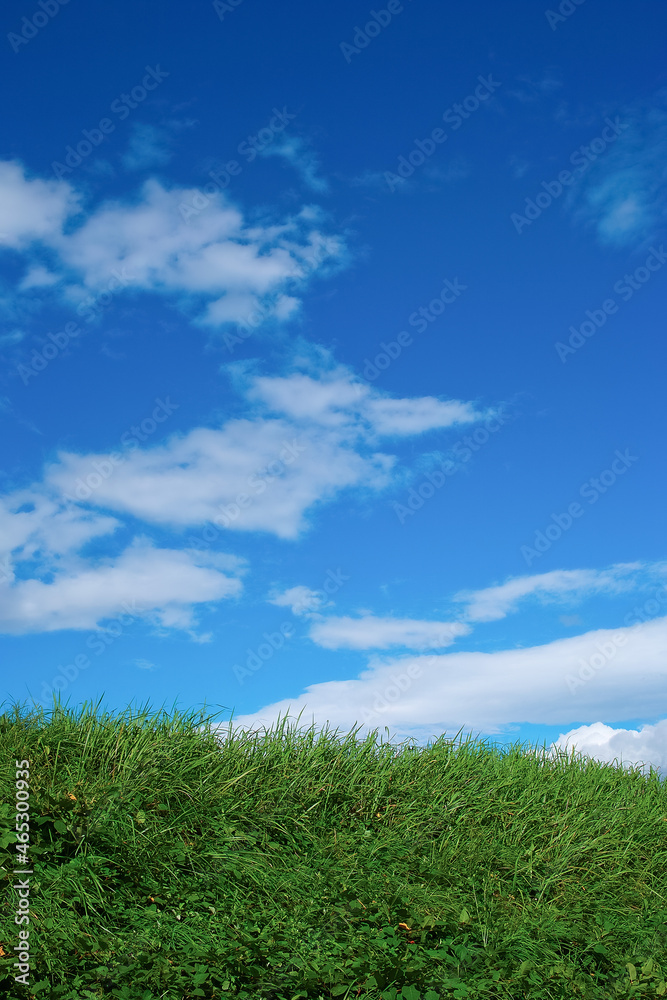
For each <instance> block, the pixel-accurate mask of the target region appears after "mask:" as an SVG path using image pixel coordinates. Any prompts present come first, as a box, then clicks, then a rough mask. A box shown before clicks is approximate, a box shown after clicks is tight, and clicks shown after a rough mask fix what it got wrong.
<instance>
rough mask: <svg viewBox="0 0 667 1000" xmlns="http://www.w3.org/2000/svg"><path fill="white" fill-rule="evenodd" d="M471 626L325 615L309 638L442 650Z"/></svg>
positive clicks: (341, 645) (338, 645)
mask: <svg viewBox="0 0 667 1000" xmlns="http://www.w3.org/2000/svg"><path fill="white" fill-rule="evenodd" d="M470 631H471V629H470V626H468V625H464V624H462V623H460V622H438V621H419V620H415V619H412V618H376V617H375V616H374V615H364V616H363V617H361V618H327V619H326V620H325V621H322V622H317V623H316V624H314V625H313V626H311V629H310V633H309V634H310V638H311V639H312V640H313V642H315V643H317V645H318V646H323V647H324V649H389V648H390V647H391V646H404V647H405V648H406V649H412V650H422V649H444V648H445V647H446V646H450V645H451V644H452V643H453V642H454V641H455V640H456V639H457V638H458V637H459V636H462V635H467V634H468V633H469V632H470Z"/></svg>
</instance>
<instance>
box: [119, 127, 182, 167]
mask: <svg viewBox="0 0 667 1000" xmlns="http://www.w3.org/2000/svg"><path fill="white" fill-rule="evenodd" d="M169 147H170V135H169V132H168V131H167V130H166V129H164V128H160V127H159V126H157V125H147V124H143V123H141V122H134V124H133V125H132V132H131V134H130V141H129V143H128V146H127V150H126V152H125V153H124V154H123V158H122V163H123V166H124V167H125V169H126V170H150V169H151V167H161V166H164V164H165V163H168V162H169V160H170V159H171V156H172V153H171V150H170V148H169Z"/></svg>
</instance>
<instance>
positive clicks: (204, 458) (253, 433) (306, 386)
mask: <svg viewBox="0 0 667 1000" xmlns="http://www.w3.org/2000/svg"><path fill="white" fill-rule="evenodd" d="M237 377H238V378H239V381H240V382H241V384H242V386H243V388H244V389H245V392H246V396H247V398H248V399H249V400H250V401H251V402H254V403H255V404H257V403H259V404H260V409H259V411H258V410H257V409H255V414H256V415H255V416H254V417H253V418H252V419H245V418H239V419H235V420H230V421H228V422H227V423H225V424H224V425H223V426H222V427H221V428H210V429H209V428H197V429H195V430H192V431H190V432H189V433H188V434H185V435H175V436H173V437H172V438H170V439H169V441H168V442H167V443H165V444H161V445H160V446H158V447H147V448H143V449H136V450H135V451H134V452H133V453H132V454H130V455H128V456H127V457H126V458H125V459H124V461H123V463H122V464H121V465H119V466H117V467H116V468H115V469H114V470H113V471H112V470H111V463H110V460H109V457H108V456H105V455H103V454H98V455H85V456H84V455H75V454H72V453H65V452H63V453H61V454H60V455H59V460H58V462H57V463H54V464H52V465H51V466H50V467H49V468H48V469H47V470H46V482H47V485H48V486H49V487H50V488H51V489H54V490H58V491H60V492H61V493H63V494H65V495H69V496H77V495H80V494H77V492H76V491H77V484H79V483H80V482H81V481H82V480H83V481H85V478H86V476H87V475H88V474H89V473H90V471H91V469H93V468H94V467H96V466H98V467H99V466H102V467H105V468H108V469H109V472H110V474H109V476H108V477H107V478H105V479H104V480H103V481H102V482H101V483H99V484H98V486H97V487H96V489H95V494H94V498H93V499H92V500H91V503H94V504H96V505H97V506H100V507H106V508H109V509H111V510H114V511H116V512H123V513H129V514H132V515H134V516H136V517H139V518H142V519H143V520H145V521H148V522H152V523H158V524H164V525H178V526H184V525H191V524H201V523H204V522H207V521H209V522H213V523H214V524H216V525H218V526H219V527H220V528H225V529H229V530H232V531H269V532H271V533H273V534H275V535H277V536H278V537H280V538H295V537H297V536H298V534H299V533H300V532H301V531H303V530H304V529H305V528H306V527H307V522H306V513H307V512H308V511H309V510H310V509H311V508H313V507H314V506H315V505H316V504H318V503H322V502H324V501H327V502H330V501H332V500H334V499H335V498H336V497H337V496H338V495H339V494H340V493H341V491H342V490H345V489H350V488H353V487H354V488H356V489H357V490H363V491H368V490H371V491H376V492H377V491H379V490H382V489H384V488H386V487H387V486H388V485H389V484H390V482H391V479H392V470H393V468H394V466H395V465H396V461H397V457H396V456H395V455H392V454H386V453H385V452H381V451H377V450H376V447H377V440H376V439H377V437H378V436H380V435H382V434H385V435H392V436H393V435H394V434H396V433H397V426H398V423H400V422H401V421H404V422H403V424H401V433H403V434H408V433H412V434H418V433H421V432H422V431H423V430H424V429H425V427H426V426H428V427H429V428H432V427H433V426H437V427H440V428H445V427H448V426H450V425H451V424H452V423H453V422H455V421H457V420H459V419H461V420H463V419H465V420H466V421H473V420H475V419H479V418H480V417H481V416H483V415H484V414H477V413H476V411H475V410H474V409H473V407H472V406H470V405H469V404H463V403H458V402H454V403H450V402H446V401H445V402H440V401H438V400H435V399H431V398H430V397H428V398H427V399H426V400H420V399H416V400H391V399H389V398H384V397H382V396H381V395H380V394H379V393H378V392H377V391H376V390H374V389H369V388H367V387H365V386H361V387H360V386H359V385H358V383H357V382H356V381H355V379H354V377H353V376H352V374H351V372H350V371H349V370H347V369H344V368H342V367H341V366H339V367H337V368H336V369H335V370H334V371H333V372H328V373H327V372H325V373H323V374H322V377H321V378H319V379H315V378H312V377H310V376H307V375H304V374H303V373H295V374H293V375H291V376H289V377H277V378H267V377H256V378H250V379H246V378H245V376H244V375H243V374H241V375H240V376H239V375H238V371H237ZM422 403H425V404H426V406H425V407H424V408H422V407H421V404H422ZM376 404H380V405H379V406H376ZM394 404H395V405H394ZM262 406H264V408H265V409H268V411H269V412H270V413H272V414H277V415H275V416H274V415H271V416H267V415H265V414H264V413H262V412H261V408H262ZM388 412H391V418H387V416H386V414H387V413H388ZM364 414H366V416H364ZM397 414H403V415H402V416H397ZM415 414H416V417H415ZM387 424H388V426H387ZM408 425H409V426H408ZM96 478H97V479H99V476H97V477H96Z"/></svg>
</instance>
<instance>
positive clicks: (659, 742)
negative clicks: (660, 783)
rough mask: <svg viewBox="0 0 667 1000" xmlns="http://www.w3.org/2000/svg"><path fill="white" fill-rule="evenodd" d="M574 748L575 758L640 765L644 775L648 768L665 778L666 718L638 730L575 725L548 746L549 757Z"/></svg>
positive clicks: (617, 764)
mask: <svg viewBox="0 0 667 1000" xmlns="http://www.w3.org/2000/svg"><path fill="white" fill-rule="evenodd" d="M572 748H574V750H575V755H577V754H581V755H582V756H584V757H590V758H591V759H592V760H598V761H603V762H605V763H608V764H614V765H615V766H623V767H627V768H629V767H631V766H635V767H636V766H641V765H643V767H642V768H641V769H642V770H643V771H644V773H647V772H648V765H649V764H651V765H653V767H654V768H655V769H656V770H658V771H659V772H661V775H667V719H661V720H660V722H657V723H656V724H655V725H646V726H642V728H641V729H639V730H637V729H614V728H613V727H612V726H605V725H604V724H603V723H602V722H594V723H593V724H592V725H590V726H579V728H578V729H571V730H570V731H569V732H568V733H561V735H560V736H559V737H558V739H557V740H556V741H555V742H554V743H553V744H552V745H551V747H550V751H551V755H552V756H555V755H556V754H557V752H558V751H559V750H561V751H562V750H565V751H566V752H567V753H568V756H569V754H570V752H571V749H572Z"/></svg>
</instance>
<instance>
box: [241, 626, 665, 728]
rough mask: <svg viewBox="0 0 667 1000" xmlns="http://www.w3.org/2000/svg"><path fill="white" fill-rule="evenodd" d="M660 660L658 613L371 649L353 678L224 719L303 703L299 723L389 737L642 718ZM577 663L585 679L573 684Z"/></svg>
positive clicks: (661, 677) (252, 722)
mask: <svg viewBox="0 0 667 1000" xmlns="http://www.w3.org/2000/svg"><path fill="white" fill-rule="evenodd" d="M619 637H620V640H619ZM601 650H602V652H601ZM605 650H606V651H607V655H605V653H604V651H605ZM612 650H613V651H612ZM610 651H612V652H610ZM600 660H602V665H601V666H598V667H591V663H592V664H599V663H600ZM666 663H667V618H659V619H655V620H653V621H650V622H648V623H646V624H644V625H640V626H635V627H632V628H621V629H618V630H611V629H599V630H596V631H593V632H588V633H585V634H584V635H579V636H574V637H571V638H567V639H559V640H557V641H554V642H550V643H547V644H545V645H542V646H534V647H532V648H525V649H507V650H501V651H498V652H494V653H481V652H452V653H445V654H432V655H430V656H404V657H400V658H393V659H383V658H381V657H379V656H375V657H373V658H372V659H371V660H370V661H369V665H368V667H367V669H365V670H364V671H363V672H362V673H361V674H360V675H359V676H358V677H356V678H353V679H351V680H344V681H325V682H323V683H319V684H312V685H310V686H309V687H308V688H306V690H305V692H304V693H303V694H301V695H299V696H297V697H295V698H291V699H284V700H282V701H279V702H276V703H274V704H271V705H267V706H266V707H264V708H263V709H261V710H260V711H258V712H256V713H253V714H249V715H240V716H238V717H236V716H235V718H234V725H235V726H239V727H241V728H244V729H256V728H258V727H262V726H271V725H273V724H274V723H275V721H276V720H277V718H278V715H282V716H285V714H287V713H289V716H290V719H292V718H296V717H297V716H298V714H299V712H300V711H301V710H302V709H303V714H302V716H301V725H306V726H307V725H310V723H311V721H314V722H315V725H316V727H318V728H322V727H324V726H326V724H327V722H328V723H329V725H330V727H331V728H333V729H335V728H338V729H339V730H340V731H341V732H349V731H350V729H352V727H353V726H354V725H355V724H357V723H359V724H361V726H362V730H361V735H363V731H364V730H366V731H370V730H373V729H379V730H380V731H382V729H383V727H384V726H385V725H386V726H388V727H389V729H390V732H392V733H393V734H396V735H397V736H400V737H404V736H408V737H410V736H414V737H416V738H417V739H420V740H422V741H426V740H427V739H429V738H431V737H435V736H438V735H440V734H442V733H445V732H446V733H450V734H451V733H454V734H455V733H456V732H458V730H459V729H461V728H462V727H463V728H465V729H471V730H473V731H475V732H478V731H479V732H481V733H484V734H489V735H492V734H498V733H500V732H502V731H503V729H504V728H505V727H507V726H509V725H512V724H516V723H519V722H520V723H523V722H528V723H533V724H542V725H551V726H553V725H560V726H563V725H564V724H565V725H567V723H568V722H569V721H571V722H572V723H574V722H579V721H581V720H582V719H584V720H590V721H591V722H595V721H596V720H598V719H600V717H602V718H604V719H606V720H607V721H608V722H614V721H621V720H623V719H627V718H628V717H630V718H651V717H653V716H654V713H655V706H656V704H660V703H661V699H662V697H663V693H664V685H665V678H666V675H667V668H666V666H665V664H666ZM585 664H588V665H589V670H588V672H586V671H585V673H591V674H592V676H591V678H590V679H589V680H587V681H584V682H581V681H579V683H578V684H575V685H573V684H572V683H571V678H572V677H575V678H577V680H579V678H578V672H579V670H580V669H583V668H582V665H585ZM410 672H412V674H415V673H416V674H417V676H411V673H410ZM568 677H569V678H570V681H568ZM392 738H393V737H392Z"/></svg>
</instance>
